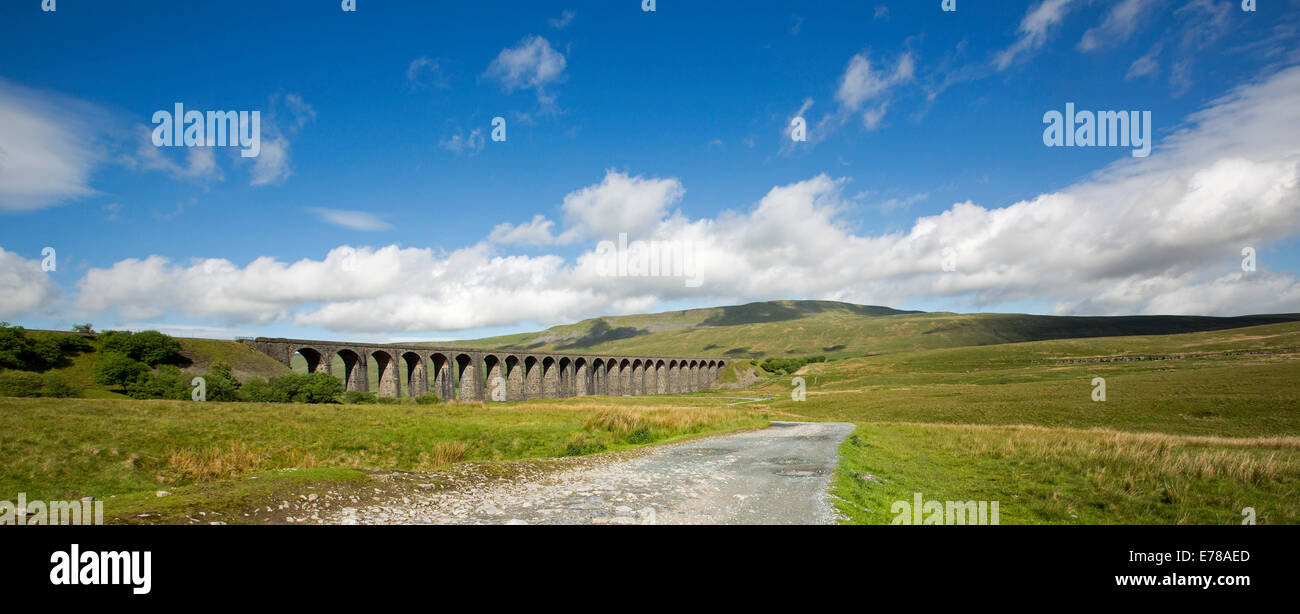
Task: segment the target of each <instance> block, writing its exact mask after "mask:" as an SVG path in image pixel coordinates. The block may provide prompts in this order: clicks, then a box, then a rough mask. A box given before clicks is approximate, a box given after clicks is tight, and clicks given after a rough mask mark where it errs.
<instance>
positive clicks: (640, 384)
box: [629, 359, 645, 394]
mask: <svg viewBox="0 0 1300 614" xmlns="http://www.w3.org/2000/svg"><path fill="white" fill-rule="evenodd" d="M629 388H631V390H632V394H645V363H644V362H641V360H640V359H637V360H633V361H632V385H631V386H629Z"/></svg>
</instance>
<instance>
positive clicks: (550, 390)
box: [537, 356, 562, 399]
mask: <svg viewBox="0 0 1300 614" xmlns="http://www.w3.org/2000/svg"><path fill="white" fill-rule="evenodd" d="M537 379H538V384H539V386H538V391H537V396H538V397H540V398H543V399H554V398H558V397H560V396H562V395H561V394H560V389H561V386H560V363H559V362H557V361H556V360H555V358H554V357H552V356H543V357H542V360H541V366H540V375H539V377H538V378H537Z"/></svg>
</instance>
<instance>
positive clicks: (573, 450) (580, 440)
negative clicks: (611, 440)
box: [559, 433, 605, 456]
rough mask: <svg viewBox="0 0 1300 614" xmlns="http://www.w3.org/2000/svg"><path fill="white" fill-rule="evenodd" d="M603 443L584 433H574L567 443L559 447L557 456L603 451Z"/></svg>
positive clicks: (581, 454)
mask: <svg viewBox="0 0 1300 614" xmlns="http://www.w3.org/2000/svg"><path fill="white" fill-rule="evenodd" d="M604 451H605V444H604V443H601V442H600V441H598V440H596V439H594V438H592V437H590V436H588V435H587V434H586V433H574V434H573V435H572V436H571V437H569V441H568V443H566V444H564V446H563V447H561V448H560V454H559V456H583V455H586V454H595V453H597V452H604Z"/></svg>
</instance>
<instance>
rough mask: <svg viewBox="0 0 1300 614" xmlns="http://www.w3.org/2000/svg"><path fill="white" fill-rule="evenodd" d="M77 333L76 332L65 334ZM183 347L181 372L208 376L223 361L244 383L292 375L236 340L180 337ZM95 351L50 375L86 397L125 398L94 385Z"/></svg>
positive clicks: (101, 386) (78, 356) (77, 357)
mask: <svg viewBox="0 0 1300 614" xmlns="http://www.w3.org/2000/svg"><path fill="white" fill-rule="evenodd" d="M62 334H69V335H71V334H75V333H62ZM176 340H177V341H179V342H180V344H181V357H182V358H183V360H184V362H183V364H181V365H180V367H181V370H183V371H187V372H191V373H207V372H208V370H209V369H211V368H212V365H213V364H214V363H217V362H224V363H226V364H228V365H230V367H231V369H232V370H233V371H234V374H235V377H237V378H239V379H240V380H245V379H248V378H250V377H264V378H268V379H269V378H272V377H275V376H277V375H283V374H285V373H289V372H290V371H289V369H288V368H287V367H285V366H284V365H282V364H280V363H279V362H278V361H276V360H275V359H274V358H271V357H270V356H267V355H266V354H263V353H261V352H258V351H257V350H254V349H252V348H250V347H248V346H246V345H244V344H242V343H239V342H237V341H224V340H220V339H194V338H189V337H177V338H176ZM97 356H98V355H97V354H96V352H95V351H93V350H92V351H89V352H86V353H83V354H78V355H76V356H72V357H71V359H70V360H71V363H72V364H70V365H68V366H66V367H62V368H56V369H51V370H49V371H48V373H58V374H61V375H63V376H64V377H66V378H68V380H69V381H71V382H72V383H74V384H75V385H77V386H78V387H80V388H82V389H84V390H85V392H84V394H83V396H85V397H87V398H92V399H95V398H100V399H123V398H126V396H125V395H123V394H120V393H117V392H113V391H111V390H109V387H108V386H104V385H101V384H97V383H95V359H96V358H97Z"/></svg>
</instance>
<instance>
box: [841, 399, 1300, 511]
mask: <svg viewBox="0 0 1300 614" xmlns="http://www.w3.org/2000/svg"><path fill="white" fill-rule="evenodd" d="M841 455H842V460H841V463H840V467H839V469H838V470H837V472H836V477H835V484H834V488H833V491H832V492H833V494H835V495H836V496H837V497H839V498H840V499H841V501H840V503H839V505H838V507H839V509H840V511H841V512H842V513H844V514H845V515H846V516H848V517H849V518H850V519H851V521H853V522H858V523H883V524H888V523H890V522H892V521H893V520H894V516H895V515H894V514H893V513H892V512H891V506H892V505H893V502H895V501H911V500H912V497H913V496H914V494H915V493H922V494H923V497H924V498H925V499H926V500H935V501H970V500H974V501H998V502H999V507H1000V520H1001V522H1002V523H1003V524H1017V523H1052V524H1078V523H1084V524H1095V523H1107V524H1109V523H1137V524H1171V523H1179V524H1239V523H1240V522H1241V521H1242V518H1243V516H1242V510H1243V509H1245V508H1253V509H1254V510H1255V511H1256V513H1257V519H1256V521H1257V522H1260V523H1276V524H1282V523H1288V524H1290V523H1296V522H1300V501H1298V500H1297V499H1296V497H1295V493H1296V487H1297V484H1300V438H1295V437H1280V438H1278V437H1261V438H1222V437H1196V436H1177V435H1166V434H1160V433H1122V432H1117V431H1111V430H1104V429H1090V430H1082V429H1069V428H1046V427H1038V426H985V425H933V424H864V425H861V426H859V428H858V429H857V431H856V432H855V433H854V435H853V436H852V437H851V438H850V440H849V441H848V442H846V443H845V445H844V446H843V447H842V448H841Z"/></svg>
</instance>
